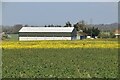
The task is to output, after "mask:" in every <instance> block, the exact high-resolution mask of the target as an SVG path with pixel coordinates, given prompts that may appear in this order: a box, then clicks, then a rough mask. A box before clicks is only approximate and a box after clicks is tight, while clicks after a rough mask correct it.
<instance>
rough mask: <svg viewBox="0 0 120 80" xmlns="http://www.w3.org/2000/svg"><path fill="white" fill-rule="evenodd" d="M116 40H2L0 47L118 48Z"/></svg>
mask: <svg viewBox="0 0 120 80" xmlns="http://www.w3.org/2000/svg"><path fill="white" fill-rule="evenodd" d="M119 45H120V44H118V42H117V41H84V40H83V41H3V42H2V48H5V49H21V48H118V46H119Z"/></svg>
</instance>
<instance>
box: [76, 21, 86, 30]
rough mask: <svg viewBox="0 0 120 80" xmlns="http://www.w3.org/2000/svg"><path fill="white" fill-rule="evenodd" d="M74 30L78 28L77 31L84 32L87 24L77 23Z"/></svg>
mask: <svg viewBox="0 0 120 80" xmlns="http://www.w3.org/2000/svg"><path fill="white" fill-rule="evenodd" d="M74 28H76V30H77V31H80V30H84V28H85V22H84V21H83V20H82V21H80V22H77V23H76V24H74Z"/></svg>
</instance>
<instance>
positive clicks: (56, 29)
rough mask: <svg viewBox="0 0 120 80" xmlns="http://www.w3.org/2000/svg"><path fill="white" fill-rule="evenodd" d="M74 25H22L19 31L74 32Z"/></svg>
mask: <svg viewBox="0 0 120 80" xmlns="http://www.w3.org/2000/svg"><path fill="white" fill-rule="evenodd" d="M73 29H74V27H22V28H21V29H20V31H19V32H72V31H73Z"/></svg>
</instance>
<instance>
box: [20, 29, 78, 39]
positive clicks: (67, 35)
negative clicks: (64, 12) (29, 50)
mask: <svg viewBox="0 0 120 80" xmlns="http://www.w3.org/2000/svg"><path fill="white" fill-rule="evenodd" d="M76 34H77V31H76V29H75V28H74V27H22V28H21V29H20V31H19V41H26V40H73V39H76Z"/></svg>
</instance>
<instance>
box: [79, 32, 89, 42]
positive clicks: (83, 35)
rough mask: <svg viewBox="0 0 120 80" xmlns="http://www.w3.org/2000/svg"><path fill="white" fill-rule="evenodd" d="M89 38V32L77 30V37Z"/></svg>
mask: <svg viewBox="0 0 120 80" xmlns="http://www.w3.org/2000/svg"><path fill="white" fill-rule="evenodd" d="M86 38H87V34H86V33H84V32H77V39H79V40H82V39H86Z"/></svg>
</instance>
